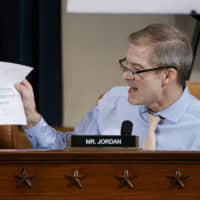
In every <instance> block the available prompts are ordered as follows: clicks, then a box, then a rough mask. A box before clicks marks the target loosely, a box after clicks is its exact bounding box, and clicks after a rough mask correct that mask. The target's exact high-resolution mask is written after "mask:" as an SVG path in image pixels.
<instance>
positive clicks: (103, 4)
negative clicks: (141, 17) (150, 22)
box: [66, 0, 200, 14]
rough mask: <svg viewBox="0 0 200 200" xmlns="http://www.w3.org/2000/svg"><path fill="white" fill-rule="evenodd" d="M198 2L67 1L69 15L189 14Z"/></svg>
mask: <svg viewBox="0 0 200 200" xmlns="http://www.w3.org/2000/svg"><path fill="white" fill-rule="evenodd" d="M191 10H195V11H196V12H198V13H200V0H165V1H162V0H67V8H66V11H67V12H69V13H128V14H134V13H135V14H190V13H191Z"/></svg>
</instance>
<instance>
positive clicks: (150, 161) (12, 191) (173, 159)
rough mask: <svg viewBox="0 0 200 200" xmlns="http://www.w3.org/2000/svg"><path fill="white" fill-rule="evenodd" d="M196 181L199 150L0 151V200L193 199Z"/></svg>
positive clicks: (198, 194) (198, 189) (199, 191)
mask: <svg viewBox="0 0 200 200" xmlns="http://www.w3.org/2000/svg"><path fill="white" fill-rule="evenodd" d="M178 169H179V170H180V171H179V170H178ZM180 173H181V174H180ZM73 175H74V176H75V179H76V180H77V182H79V183H75V181H74V182H73V180H72V179H71V177H73ZM175 175H177V176H178V179H180V181H183V183H184V188H181V187H179V186H178V185H177V184H178V180H176V178H173V177H175ZM123 176H124V177H125V179H123ZM126 176H128V178H127V177H126ZM179 176H180V177H179ZM79 178H80V179H79ZM129 180H130V181H131V182H129ZM126 181H127V182H128V183H129V185H128V184H127V183H126ZM199 181H200V152H144V151H132V150H125V149H122V150H101V151H100V150H98V151H95V150H90V151H87V150H83V149H81V150H78V149H77V150H73V151H72V150H71V151H70V150H69V151H28V152H25V151H0V199H2V200H13V199H20V200H22V199H24V200H25V199H26V200H36V199H37V200H40V199H42V200H57V199H59V200H64V199H65V200H66V199H67V200H72V199H83V200H96V199H97V200H100V199H104V200H106V199H109V200H112V199H113V200H119V199H120V200H121V199H126V200H129V199H137V200H143V199H145V200H146V199H154V200H157V199H159V200H161V199H162V200H165V199H176V200H177V199H180V200H184V199H189V200H193V199H194V200H197V199H200V184H199ZM20 183H21V184H20ZM72 183H75V184H72ZM78 184H80V185H78ZM81 185H82V188H81V187H80V186H81ZM132 186H133V188H131V187H132Z"/></svg>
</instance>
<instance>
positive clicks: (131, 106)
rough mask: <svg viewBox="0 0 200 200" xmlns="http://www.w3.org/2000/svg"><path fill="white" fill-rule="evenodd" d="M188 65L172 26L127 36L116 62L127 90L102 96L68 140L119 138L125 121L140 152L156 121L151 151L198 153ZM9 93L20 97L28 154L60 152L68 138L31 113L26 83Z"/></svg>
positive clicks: (199, 130) (196, 109)
mask: <svg viewBox="0 0 200 200" xmlns="http://www.w3.org/2000/svg"><path fill="white" fill-rule="evenodd" d="M192 59H193V56H192V48H191V45H190V41H189V39H188V37H187V36H186V35H185V34H184V33H183V32H182V31H180V30H179V29H177V28H175V27H173V26H169V25H164V24H151V25H149V26H147V27H145V28H144V29H142V30H139V31H136V32H133V33H131V34H130V36H129V47H128V49H127V52H126V54H125V57H124V58H122V59H120V60H119V64H120V65H119V66H120V68H121V70H122V77H123V79H124V80H125V81H126V82H127V85H128V86H127V87H114V88H112V89H111V90H110V91H108V92H107V93H106V94H105V95H104V96H103V98H102V99H101V100H99V102H98V105H97V106H96V107H95V108H93V109H92V110H91V111H90V112H89V113H88V114H86V116H85V117H84V118H83V119H82V120H81V121H80V122H79V124H78V125H77V126H76V127H75V131H74V133H73V134H83V135H90V134H92V135H94V134H97V135H120V129H121V123H122V122H123V121H124V120H130V121H132V123H133V124H134V131H133V133H132V134H135V135H138V136H139V147H144V145H145V141H146V140H147V138H148V137H149V136H148V133H149V127H150V122H149V117H148V115H151V116H154V117H157V122H156V123H155V127H154V131H153V132H154V149H156V150H200V101H199V100H197V99H196V98H195V97H193V96H192V95H190V93H189V91H188V87H187V85H186V79H187V76H188V73H189V70H190V67H191V64H192ZM15 87H16V89H17V90H18V92H19V93H20V94H21V97H22V101H23V105H24V109H25V114H26V118H27V126H26V127H24V129H25V132H26V134H27V136H28V138H29V140H30V142H31V144H32V146H33V148H37V149H38V148H39V149H40V148H41V149H63V148H65V147H66V146H67V135H68V134H67V133H66V134H62V133H60V132H57V131H56V130H55V129H54V128H52V127H51V126H49V125H48V124H47V123H46V121H45V120H44V118H43V117H42V116H41V115H40V114H39V113H38V112H37V110H36V105H35V101H34V94H33V89H32V87H31V85H30V84H29V82H28V81H27V80H24V81H23V82H21V83H17V84H16V85H15ZM52 95H53V94H52ZM149 113H150V114H149ZM147 146H148V145H147ZM147 149H148V148H147ZM149 149H151V148H149ZM152 149H153V148H152Z"/></svg>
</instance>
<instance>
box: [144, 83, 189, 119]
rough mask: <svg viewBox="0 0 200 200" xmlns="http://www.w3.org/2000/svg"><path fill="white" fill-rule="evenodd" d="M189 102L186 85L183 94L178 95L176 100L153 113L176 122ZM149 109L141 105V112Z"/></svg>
mask: <svg viewBox="0 0 200 200" xmlns="http://www.w3.org/2000/svg"><path fill="white" fill-rule="evenodd" d="M190 102H191V95H190V93H189V90H188V87H187V86H186V87H185V89H184V91H183V94H182V95H181V96H180V98H179V99H178V100H176V101H175V102H174V103H173V104H172V105H171V106H169V107H168V108H166V109H164V110H162V111H160V112H157V113H155V115H159V116H161V117H163V118H165V119H168V120H169V121H173V122H177V121H178V120H179V119H180V118H181V117H182V115H183V114H184V113H185V111H186V109H187V107H188V106H189V104H190ZM148 111H149V109H148V108H147V107H146V106H144V105H143V106H141V113H146V112H148Z"/></svg>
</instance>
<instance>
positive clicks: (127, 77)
mask: <svg viewBox="0 0 200 200" xmlns="http://www.w3.org/2000/svg"><path fill="white" fill-rule="evenodd" d="M122 78H123V79H124V80H133V79H134V77H133V74H132V73H131V72H130V71H126V72H123V74H122Z"/></svg>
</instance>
